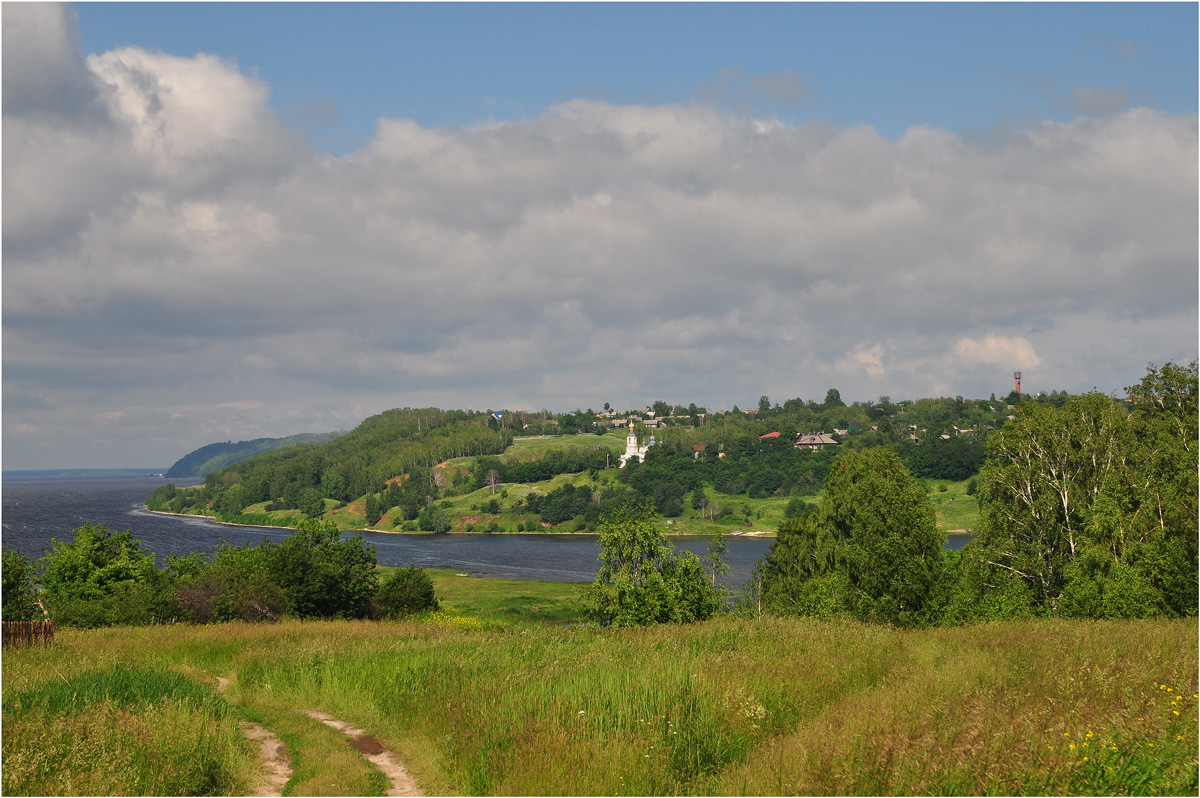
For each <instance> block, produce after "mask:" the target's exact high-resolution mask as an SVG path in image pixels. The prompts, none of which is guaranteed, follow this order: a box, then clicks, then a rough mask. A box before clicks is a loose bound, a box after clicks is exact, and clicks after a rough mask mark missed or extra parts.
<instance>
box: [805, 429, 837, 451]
mask: <svg viewBox="0 0 1200 798" xmlns="http://www.w3.org/2000/svg"><path fill="white" fill-rule="evenodd" d="M837 445H838V442H837V441H835V440H834V439H833V436H832V435H827V434H825V433H824V432H810V433H807V434H804V435H800V436H799V437H797V438H796V443H795V447H796V448H797V449H824V448H825V447H826V446H837Z"/></svg>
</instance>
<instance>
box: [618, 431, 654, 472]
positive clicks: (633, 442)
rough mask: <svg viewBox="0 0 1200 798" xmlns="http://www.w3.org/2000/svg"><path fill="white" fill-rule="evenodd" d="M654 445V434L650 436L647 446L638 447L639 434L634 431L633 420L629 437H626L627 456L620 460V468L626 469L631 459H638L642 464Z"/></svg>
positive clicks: (622, 456) (624, 455)
mask: <svg viewBox="0 0 1200 798" xmlns="http://www.w3.org/2000/svg"><path fill="white" fill-rule="evenodd" d="M653 445H654V434H653V433H651V434H650V440H648V441H646V445H645V446H638V442H637V433H636V432H634V431H633V419H630V421H629V435H627V436H626V437H625V454H623V455H621V457H620V459H619V463H620V465H619V466H618V467H619V468H624V467H625V464H626V463H628V462H629V459H630V458H632V457H636V458H637V459H638V462H639V463H640V462H641V461H642V460H643V459H645V457H646V450H647V449H649V448H650V447H651V446H653Z"/></svg>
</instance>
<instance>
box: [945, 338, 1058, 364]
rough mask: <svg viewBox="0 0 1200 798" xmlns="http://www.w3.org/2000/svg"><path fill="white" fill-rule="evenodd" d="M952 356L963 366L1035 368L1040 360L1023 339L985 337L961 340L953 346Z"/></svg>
mask: <svg viewBox="0 0 1200 798" xmlns="http://www.w3.org/2000/svg"><path fill="white" fill-rule="evenodd" d="M954 354H955V355H956V356H957V357H958V358H959V360H960V361H962V362H963V363H964V364H974V363H986V364H989V365H993V366H1000V367H1006V366H1014V367H1016V368H1018V369H1020V368H1022V367H1024V368H1036V367H1037V366H1040V365H1041V364H1042V359H1041V358H1040V357H1038V354H1037V352H1035V351H1034V349H1033V345H1032V344H1030V343H1029V341H1027V340H1026V339H1024V338H1019V337H1016V338H1010V337H1007V336H1004V335H986V336H984V337H983V338H981V339H975V338H963V339H962V340H960V341H959V342H958V343H957V344H955V345H954Z"/></svg>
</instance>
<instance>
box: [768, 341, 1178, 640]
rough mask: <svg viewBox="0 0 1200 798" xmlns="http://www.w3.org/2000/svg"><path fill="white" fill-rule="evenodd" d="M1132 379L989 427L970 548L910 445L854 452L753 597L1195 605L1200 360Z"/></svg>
mask: <svg viewBox="0 0 1200 798" xmlns="http://www.w3.org/2000/svg"><path fill="white" fill-rule="evenodd" d="M1127 391H1128V394H1129V396H1128V400H1127V402H1126V401H1121V400H1116V399H1114V398H1112V397H1108V396H1105V395H1103V394H1099V393H1090V394H1085V395H1083V396H1076V397H1069V398H1066V399H1065V400H1064V401H1063V402H1061V403H1058V404H1057V406H1056V405H1055V404H1053V403H1022V404H1021V405H1019V406H1018V408H1017V411H1016V419H1015V420H1014V421H1013V422H1012V423H1010V424H1008V425H1007V426H1005V428H1004V429H1003V430H1002V431H1000V432H998V433H997V434H995V435H993V436H991V437H990V438H989V441H988V457H987V461H986V463H985V464H984V466H983V469H982V472H981V473H980V476H979V491H978V501H979V505H980V510H981V522H980V527H979V529H977V530H976V533H975V537H974V538H973V539H972V540H971V542H970V543H968V545H967V546H966V547H965V548H964V549H963V550H962V552H961V553H957V552H945V551H943V546H944V543H945V536H944V534H942V533H939V532H938V530H937V529H936V524H935V521H934V515H933V510H932V509H931V508H930V505H929V503H928V501H927V499H926V497H925V494H924V491H923V490H922V489H921V487H920V485H919V484H918V483H917V481H916V479H915V478H914V477H913V475H912V474H911V473H910V472H909V470H908V469H907V468H905V466H904V464H903V462H902V461H901V460H900V458H899V457H897V456H896V455H895V454H894V453H893V452H891V451H889V450H887V449H874V450H864V451H860V452H852V453H848V454H847V455H845V456H844V457H841V458H839V459H838V460H837V462H836V463H835V464H834V466H833V468H832V469H831V471H830V474H829V476H828V478H827V480H826V485H825V496H824V499H823V501H822V503H821V505H820V508H819V510H818V512H817V513H815V514H809V515H805V516H803V517H798V518H795V519H789V520H787V521H785V522H783V524H781V525H780V527H779V531H778V536H777V538H776V541H775V543H774V544H773V545H772V547H771V549H770V551H769V552H768V554H767V556H766V558H765V560H764V561H763V562H762V563H761V564H760V568H759V570H758V574H757V578H756V580H755V581H754V583H753V584H752V589H751V593H752V594H753V595H752V596H751V598H750V599H748V601H749V602H750V603H752V604H753V605H754V606H756V607H757V608H759V609H762V610H765V611H767V612H773V613H779V614H786V615H812V616H818V617H833V616H838V615H846V616H849V617H853V618H856V619H859V620H863V621H875V622H883V623H890V624H896V625H931V624H938V623H947V624H954V623H966V622H971V621H976V620H990V619H999V618H1013V617H1030V616H1033V617H1037V616H1063V617H1086V618H1130V617H1147V616H1156V615H1162V616H1170V617H1176V616H1195V615H1196V613H1197V587H1198V573H1197V564H1198V552H1197V491H1198V488H1197V473H1198V469H1197V440H1198V438H1200V430H1198V425H1197V370H1196V363H1195V362H1193V363H1191V364H1190V365H1188V366H1183V367H1180V366H1176V365H1174V364H1171V363H1168V364H1166V365H1165V366H1163V367H1162V368H1157V367H1154V366H1151V367H1150V368H1149V370H1148V373H1147V374H1146V376H1145V377H1144V379H1143V380H1142V381H1141V383H1139V384H1138V385H1135V386H1132V387H1130V388H1128V389H1127ZM1125 404H1128V407H1124V406H1122V405H1125Z"/></svg>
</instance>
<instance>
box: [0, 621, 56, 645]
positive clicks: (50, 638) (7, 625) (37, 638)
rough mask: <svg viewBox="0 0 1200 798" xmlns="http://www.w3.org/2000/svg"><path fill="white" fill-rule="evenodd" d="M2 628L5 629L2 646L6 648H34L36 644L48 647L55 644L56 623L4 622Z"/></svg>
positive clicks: (0, 639)
mask: <svg viewBox="0 0 1200 798" xmlns="http://www.w3.org/2000/svg"><path fill="white" fill-rule="evenodd" d="M0 627H3V634H2V635H0V644H2V645H5V646H32V645H33V644H34V643H41V644H42V645H43V646H48V645H50V644H51V643H53V642H54V621H50V620H46V621H4V622H3V623H0Z"/></svg>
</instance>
